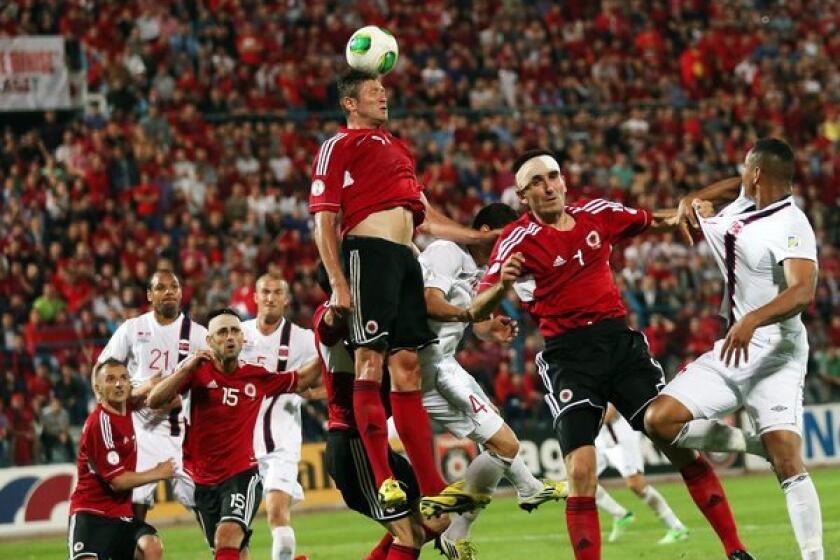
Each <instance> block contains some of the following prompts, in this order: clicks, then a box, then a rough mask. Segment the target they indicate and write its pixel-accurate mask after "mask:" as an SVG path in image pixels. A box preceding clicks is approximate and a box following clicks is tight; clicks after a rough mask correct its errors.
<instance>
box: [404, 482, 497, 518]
mask: <svg viewBox="0 0 840 560" xmlns="http://www.w3.org/2000/svg"><path fill="white" fill-rule="evenodd" d="M489 503H490V496H488V495H486V494H470V493H469V492H465V491H464V482H463V481H459V482H453V483H452V484H450V485H449V486H447V487H446V488H444V489H443V491H442V492H441V493H440V494H438V495H437V496H424V497H423V499H421V500H420V513H421V514H423V516H424V517H440V515H441V514H443V513H464V512H465V511H472V510H474V509H478V508H484V507H487V504H489Z"/></svg>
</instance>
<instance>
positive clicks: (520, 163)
mask: <svg viewBox="0 0 840 560" xmlns="http://www.w3.org/2000/svg"><path fill="white" fill-rule="evenodd" d="M537 156H551V157H553V158H554V159H557V156H556V155H555V154H554V152H552V151H551V150H528V151H527V152H525V153H524V154H522V155H521V156H519V157H518V158H516V161H514V162H513V167H512V169H513V174H514V175H516V172H517V171H519V168H520V167H522V166H523V165H525V162H526V161H528V160H529V159H531V158H535V157H537Z"/></svg>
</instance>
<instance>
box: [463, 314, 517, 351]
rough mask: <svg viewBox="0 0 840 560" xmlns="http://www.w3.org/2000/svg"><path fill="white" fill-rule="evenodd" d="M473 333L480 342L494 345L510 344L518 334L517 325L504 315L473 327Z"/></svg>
mask: <svg viewBox="0 0 840 560" xmlns="http://www.w3.org/2000/svg"><path fill="white" fill-rule="evenodd" d="M473 333H474V334H475V336H477V337H478V338H480V339H481V340H486V341H487V342H494V343H496V344H510V343H511V342H512V341H513V339H514V338H516V335H517V334H519V324H518V323H517V322H516V321H514V320H513V319H511V318H510V317H507V316H506V315H496V316H495V317H493V318H492V319H487V320H486V321H482V322H480V323H475V324H474V325H473Z"/></svg>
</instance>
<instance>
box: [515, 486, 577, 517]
mask: <svg viewBox="0 0 840 560" xmlns="http://www.w3.org/2000/svg"><path fill="white" fill-rule="evenodd" d="M542 482H543V487H542V490H540V491H539V492H535V493H534V494H531V495H530V496H519V497H518V499H517V501H518V502H519V507H520V508H521V509H523V510H525V511H527V512H528V513H531V512H532V511H533V510H535V509H537V508H538V507H540V506H541V505H542V504H544V503H546V502H547V501H549V500H554V501H558V500H560V498H566V497H568V496H569V483H568V482H564V481H559V482H558V481H556V480H548V479H544V480H543V481H542Z"/></svg>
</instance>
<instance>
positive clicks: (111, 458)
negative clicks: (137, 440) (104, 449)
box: [105, 451, 120, 465]
mask: <svg viewBox="0 0 840 560" xmlns="http://www.w3.org/2000/svg"><path fill="white" fill-rule="evenodd" d="M105 460H106V461H108V464H109V465H116V464H118V463H119V462H120V454H119V453H117V452H116V451H109V452H108V454H107V455H106V456H105Z"/></svg>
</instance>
